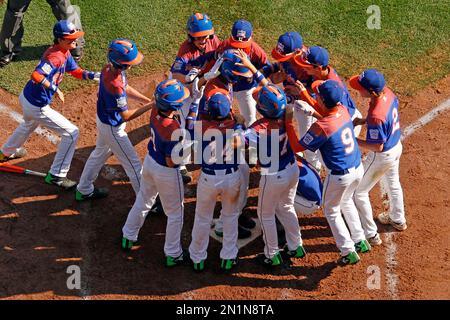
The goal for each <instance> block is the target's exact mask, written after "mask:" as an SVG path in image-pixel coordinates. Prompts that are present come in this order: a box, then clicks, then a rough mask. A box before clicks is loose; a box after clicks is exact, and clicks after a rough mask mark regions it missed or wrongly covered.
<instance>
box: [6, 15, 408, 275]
mask: <svg viewBox="0 0 450 320" xmlns="http://www.w3.org/2000/svg"><path fill="white" fill-rule="evenodd" d="M187 34H188V39H187V40H186V41H184V42H183V44H182V45H181V47H180V49H179V51H178V54H177V56H176V58H175V61H174V63H173V64H172V67H171V71H170V74H169V77H168V79H166V80H164V81H162V82H161V83H159V84H158V86H157V87H156V89H155V93H154V97H153V99H151V98H148V97H146V96H145V95H143V94H141V93H139V92H138V91H137V90H136V89H134V88H132V87H131V86H130V85H129V84H128V83H127V79H126V75H125V71H126V70H127V69H129V68H131V67H132V66H135V65H137V64H139V63H140V62H141V61H142V59H143V55H142V54H141V53H140V52H139V50H138V48H137V47H136V44H135V43H134V42H133V41H132V40H130V39H125V38H120V39H116V40H114V41H112V42H111V43H110V45H109V48H108V53H107V58H108V64H106V65H105V67H104V68H103V69H102V71H101V73H95V72H89V71H85V70H83V69H81V68H79V67H78V66H77V64H76V63H75V62H74V61H73V59H72V58H71V56H70V52H69V50H70V49H71V45H73V43H74V41H75V40H76V39H77V37H79V36H81V35H82V32H80V31H77V30H76V29H75V27H74V26H73V25H72V24H71V23H68V22H67V21H59V22H58V23H57V24H56V25H55V28H54V35H55V44H54V45H53V46H52V47H51V48H50V49H48V50H47V51H46V53H45V54H44V57H43V58H42V60H41V62H40V63H39V65H38V66H37V67H36V69H35V71H34V72H33V76H32V79H31V80H30V81H29V83H28V84H27V86H26V87H25V89H24V92H23V93H22V94H21V96H20V101H21V104H22V107H23V109H24V118H25V122H24V123H22V124H21V125H20V126H19V128H18V129H16V131H15V132H14V134H13V135H12V136H11V137H10V138H9V139H8V141H7V142H6V143H5V144H4V145H3V147H2V148H1V150H0V161H7V160H10V159H14V158H18V157H22V156H24V155H25V154H26V153H25V151H24V148H22V145H23V143H24V142H25V141H26V139H27V138H28V136H29V134H30V133H31V132H32V131H33V130H34V128H36V126H37V125H38V124H41V125H45V126H47V127H48V128H50V129H51V130H53V131H55V132H57V133H59V134H60V135H61V136H62V137H63V139H62V141H61V143H60V147H59V150H58V152H57V154H56V156H55V160H54V163H53V165H52V167H51V169H50V171H49V173H48V175H47V177H46V178H45V182H46V183H49V184H55V185H58V186H61V187H64V188H66V189H73V188H76V191H75V198H76V200H77V201H86V200H91V199H98V198H103V197H105V196H107V194H108V190H106V189H104V188H97V187H95V186H94V182H95V180H96V178H97V176H98V174H99V172H100V170H101V168H102V166H103V165H104V164H105V162H106V161H107V159H108V157H109V156H111V154H114V155H115V156H116V157H117V158H118V160H119V161H120V162H121V164H122V165H123V167H124V170H125V172H126V173H127V175H128V177H129V179H130V182H131V184H132V187H133V189H134V191H135V193H136V200H135V203H134V205H133V207H132V209H131V211H130V212H129V213H128V217H127V220H126V222H125V225H124V226H123V229H122V231H123V238H122V242H121V247H122V249H124V250H129V249H131V248H132V246H133V245H134V244H135V242H136V241H137V240H138V234H139V231H140V229H141V227H142V225H143V224H144V222H145V218H146V216H147V214H148V213H149V211H150V210H151V208H152V207H153V206H154V205H155V204H156V203H157V202H159V201H160V204H161V206H162V209H163V211H164V213H165V214H166V216H167V226H166V236H165V243H164V255H165V265H166V266H167V267H174V266H177V265H180V264H186V263H188V264H191V265H192V267H193V269H194V270H195V271H198V272H201V271H203V270H204V269H205V266H206V265H207V264H206V261H207V249H208V243H209V238H210V230H211V225H212V221H213V214H214V208H215V204H216V201H217V199H219V198H220V202H221V212H220V217H219V219H218V220H217V222H216V223H215V232H216V234H218V235H220V236H221V237H222V240H223V241H222V249H221V250H220V266H219V267H220V269H222V270H223V271H230V270H232V269H233V268H234V267H235V266H236V265H237V263H238V246H237V240H238V238H245V237H248V236H249V235H250V233H251V231H250V230H251V229H252V228H253V227H254V226H255V221H254V220H253V219H250V218H249V217H248V216H246V215H242V211H243V209H244V208H245V207H246V204H247V193H248V185H249V180H250V178H249V177H250V171H251V170H250V167H253V166H256V167H257V168H259V169H260V170H259V172H260V174H261V179H260V182H259V194H258V206H257V216H258V219H259V222H260V224H261V228H262V232H263V237H262V238H263V241H264V252H263V253H261V254H260V255H258V256H257V258H256V259H257V261H258V262H260V263H262V264H263V265H265V266H267V267H270V268H279V267H281V266H283V265H284V264H285V263H286V262H289V261H292V259H301V258H304V257H305V255H306V250H305V248H304V246H303V242H302V237H301V232H300V226H299V220H298V216H299V215H302V214H311V213H314V212H316V211H317V210H318V209H319V208H320V207H322V210H323V213H324V215H325V217H326V219H327V221H328V223H329V225H330V228H331V231H332V234H333V236H334V239H335V241H336V245H337V247H338V249H339V251H340V255H341V258H340V259H339V262H340V263H341V264H344V265H346V264H355V263H357V262H358V261H359V260H360V257H359V255H358V254H359V253H365V252H368V251H370V250H371V248H372V246H377V245H381V243H382V241H381V238H380V236H379V233H378V230H377V225H376V223H375V221H374V215H373V212H372V208H371V204H370V199H369V191H370V190H371V189H372V188H373V187H374V185H375V184H376V183H377V182H378V181H379V180H380V179H383V180H384V181H385V183H386V184H387V187H388V191H389V198H390V210H389V212H384V213H381V214H379V215H378V217H377V219H378V220H379V222H380V223H382V224H389V225H391V226H393V227H394V228H395V229H397V230H400V231H403V230H405V229H406V227H407V225H406V220H405V213H404V205H403V194H402V188H401V185H400V181H399V159H400V156H401V153H402V145H401V142H400V123H399V112H398V105H399V103H398V99H397V98H396V96H395V94H394V93H393V92H392V91H391V90H390V89H389V88H387V87H386V85H385V80H384V77H383V75H382V74H381V73H380V72H378V71H377V70H375V69H367V70H365V71H363V72H362V73H361V74H360V75H357V76H354V77H352V78H351V79H350V80H349V84H350V86H351V87H352V88H354V89H356V90H357V91H358V92H359V93H360V95H361V96H362V97H364V98H368V99H370V103H369V109H368V112H367V117H366V118H363V117H362V115H361V113H360V112H359V111H358V109H357V108H356V104H355V103H354V101H353V100H352V97H351V95H350V93H349V91H348V90H347V88H346V86H345V84H344V82H343V81H342V80H341V79H340V77H339V75H338V74H337V72H336V70H335V69H333V68H332V67H331V66H330V64H329V55H328V52H327V50H326V49H325V48H323V47H320V46H310V47H307V46H305V45H304V43H303V39H302V37H301V36H300V34H299V33H297V32H286V33H284V34H282V35H281V36H280V37H279V39H278V42H277V45H276V47H275V48H274V49H273V50H272V54H271V55H272V58H273V60H274V61H273V62H270V61H269V60H268V57H267V55H266V53H265V52H264V50H263V49H262V48H261V47H260V46H259V45H258V44H257V43H256V42H255V41H254V40H253V28H252V25H251V23H250V22H249V21H246V20H238V21H236V22H235V23H234V24H233V27H232V30H231V36H230V37H229V38H228V39H226V40H224V41H221V40H219V38H218V37H217V35H215V33H214V28H213V23H212V21H211V19H210V18H209V17H208V15H206V14H201V13H195V14H193V15H191V16H190V17H189V19H188V22H187ZM65 71H67V72H70V73H71V74H72V75H74V76H76V77H78V78H80V79H92V80H97V81H99V93H98V102H97V117H96V118H97V141H96V147H95V149H94V151H93V152H92V153H91V155H90V156H89V159H88V160H87V162H86V164H85V167H84V170H83V173H82V175H81V178H80V181H79V183H78V184H77V183H76V182H74V181H72V180H69V179H68V178H67V177H66V175H67V172H68V170H69V167H70V162H71V160H72V156H73V152H74V150H75V144H76V140H77V138H78V128H76V127H75V126H74V125H73V124H72V123H70V122H69V121H68V120H67V119H66V118H64V117H63V116H62V115H61V114H59V113H57V112H56V111H54V110H53V109H51V108H50V106H49V104H50V102H51V100H52V98H53V95H54V94H55V93H56V94H57V95H58V96H59V97H60V98H61V99H64V96H63V94H62V92H61V91H60V90H59V89H58V84H59V83H60V82H61V80H62V75H63V74H64V72H65ZM128 98H133V99H135V100H136V101H138V102H139V103H141V104H142V106H141V107H139V108H135V109H129V108H128ZM234 101H236V102H237V104H238V108H239V113H237V112H235V111H234V110H233V108H232V105H233V102H234ZM147 111H150V140H149V143H148V153H147V154H146V156H145V159H144V163H143V165H142V164H141V161H140V159H139V157H138V155H137V153H136V151H135V150H134V147H133V145H132V144H131V142H130V140H129V139H128V136H127V134H126V132H125V125H126V122H127V121H130V120H132V119H134V118H136V117H138V116H140V115H142V114H144V113H146V112H147ZM257 114H258V115H259V116H257ZM295 122H296V124H297V126H295ZM362 126H366V128H365V130H366V132H367V134H366V139H361V138H359V137H358V136H359V134H360V131H361V127H362ZM196 130H197V131H198V130H200V132H201V141H197V140H198V136H196V135H195V131H196ZM180 132H181V134H178V133H180ZM230 133H231V134H230ZM298 134H300V139H299V136H298ZM175 137H176V138H175ZM192 142H194V143H197V146H198V147H199V149H200V151H201V152H200V154H201V157H200V159H199V161H198V162H196V161H195V160H194V163H197V164H199V165H200V167H201V174H200V176H199V178H198V181H197V200H196V209H195V220H194V226H193V229H192V240H191V243H190V245H189V248H188V249H187V250H185V249H183V247H182V245H181V231H182V228H183V217H184V204H183V201H184V184H185V183H189V182H190V181H191V179H192V178H191V175H190V173H189V172H188V170H187V169H186V165H187V164H189V163H190V162H191V161H192V157H190V156H184V157H183V156H181V157H178V156H175V155H179V150H180V149H181V154H184V151H186V150H188V151H189V150H191V149H192V148H193V147H192ZM180 146H181V148H180ZM360 147H362V148H364V149H366V150H367V151H368V154H367V156H366V158H365V159H364V161H363V160H362V159H361V152H360ZM194 148H195V147H194ZM238 150H241V151H242V150H244V151H245V150H246V151H247V152H238ZM188 154H190V153H189V152H188ZM193 158H194V159H196V157H193ZM321 171H322V174H323V175H325V180H324V181H323V183H322V180H321V177H320V174H319V172H321ZM280 232H283V233H284V234H285V242H286V243H285V245H284V248H280V243H279V238H280V237H279V233H280Z"/></svg>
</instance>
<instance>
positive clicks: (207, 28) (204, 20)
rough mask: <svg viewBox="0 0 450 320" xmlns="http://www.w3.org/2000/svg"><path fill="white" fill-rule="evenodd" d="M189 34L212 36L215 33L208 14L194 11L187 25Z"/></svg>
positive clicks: (196, 36) (192, 35) (193, 35)
mask: <svg viewBox="0 0 450 320" xmlns="http://www.w3.org/2000/svg"><path fill="white" fill-rule="evenodd" d="M186 29H187V32H188V34H189V35H190V36H191V37H193V38H198V37H204V36H211V35H213V34H214V27H213V24H212V21H211V19H210V18H209V17H208V15H206V14H203V13H198V12H197V13H194V14H193V15H192V16H190V17H189V19H188V22H187V26H186Z"/></svg>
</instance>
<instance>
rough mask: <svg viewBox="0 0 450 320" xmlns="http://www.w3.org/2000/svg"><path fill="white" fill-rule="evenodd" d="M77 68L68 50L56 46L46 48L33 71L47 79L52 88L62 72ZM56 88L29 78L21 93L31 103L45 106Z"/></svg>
mask: <svg viewBox="0 0 450 320" xmlns="http://www.w3.org/2000/svg"><path fill="white" fill-rule="evenodd" d="M76 69H78V65H77V63H76V62H75V60H74V59H73V57H72V55H71V54H70V52H69V51H66V52H62V51H61V50H60V49H59V48H58V47H57V46H55V45H53V46H51V47H50V48H48V49H47V50H46V51H45V53H44V55H43V56H42V58H41V61H39V64H38V65H37V66H36V69H35V71H36V72H38V73H40V74H41V75H43V76H44V77H45V79H47V80H48V81H49V82H50V84H51V86H52V87H53V88H57V87H58V86H59V84H60V83H61V81H62V79H63V77H64V73H65V72H70V71H74V70H76ZM55 93H56V90H54V89H51V88H44V87H43V86H42V85H41V84H40V83H36V82H34V81H33V80H29V81H28V82H27V84H26V85H25V88H24V89H23V95H24V96H25V98H26V99H27V100H28V102H30V103H31V104H32V105H34V106H37V107H40V108H42V107H45V106H46V105H48V104H50V103H51V102H52V100H53V96H54V94H55Z"/></svg>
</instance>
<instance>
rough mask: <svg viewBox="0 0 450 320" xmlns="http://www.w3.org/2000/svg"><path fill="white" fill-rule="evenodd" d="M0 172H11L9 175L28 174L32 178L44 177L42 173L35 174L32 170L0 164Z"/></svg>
mask: <svg viewBox="0 0 450 320" xmlns="http://www.w3.org/2000/svg"><path fill="white" fill-rule="evenodd" d="M0 171H4V172H11V173H21V174H29V175H32V176H38V177H45V176H46V174H45V173H42V172H37V171H33V170H28V169H25V168H22V167H19V166H13V165H12V164H8V163H0Z"/></svg>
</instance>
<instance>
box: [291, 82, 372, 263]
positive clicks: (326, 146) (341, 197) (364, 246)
mask: <svg viewBox="0 0 450 320" xmlns="http://www.w3.org/2000/svg"><path fill="white" fill-rule="evenodd" d="M312 89H313V91H314V93H315V94H316V95H317V97H318V103H319V106H320V107H321V108H322V110H323V115H324V116H323V118H321V119H318V120H317V121H316V122H315V123H314V124H313V125H312V126H311V128H309V130H308V131H307V133H306V134H305V135H304V136H303V137H302V138H301V140H300V142H299V141H298V138H297V134H296V132H295V129H294V126H293V124H292V121H291V120H292V114H291V113H290V112H289V113H288V117H287V121H286V126H287V133H288V136H289V143H290V144H291V146H292V149H293V150H294V152H300V151H303V150H305V149H309V150H311V151H316V150H317V149H320V151H321V154H322V158H323V161H324V163H325V165H326V167H327V169H328V171H329V172H328V174H327V177H326V179H325V182H324V186H325V187H324V190H323V211H324V214H325V217H326V218H327V220H328V223H329V225H330V227H331V231H332V233H333V236H334V238H335V240H336V244H337V247H338V249H339V250H340V252H341V256H342V258H341V259H340V262H341V263H342V264H355V263H357V262H358V261H359V260H360V258H359V256H358V254H357V251H358V252H368V251H369V250H370V244H369V243H368V242H367V240H366V238H365V235H364V231H363V229H362V226H361V222H360V220H359V216H358V215H357V214H356V213H355V212H354V210H352V207H354V204H353V198H352V197H353V193H354V191H355V189H356V187H357V186H358V184H359V182H360V181H361V179H362V176H363V171H364V169H363V167H362V166H361V165H360V163H361V153H360V151H359V147H358V143H357V141H356V138H355V134H354V132H353V124H352V121H351V118H350V114H349V113H348V111H347V108H346V107H345V106H344V105H343V104H342V103H341V101H342V98H343V95H344V92H343V91H344V90H343V89H342V87H341V86H340V85H339V83H338V82H336V81H334V80H326V81H320V80H318V81H315V82H314V83H313V84H312ZM341 210H342V214H343V215H344V217H345V222H344V219H343V217H342V214H341ZM345 223H347V225H348V228H349V229H350V232H351V234H350V232H349V229H347V226H346V225H345Z"/></svg>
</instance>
